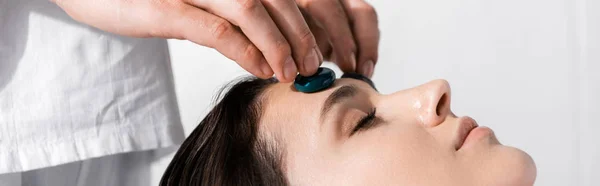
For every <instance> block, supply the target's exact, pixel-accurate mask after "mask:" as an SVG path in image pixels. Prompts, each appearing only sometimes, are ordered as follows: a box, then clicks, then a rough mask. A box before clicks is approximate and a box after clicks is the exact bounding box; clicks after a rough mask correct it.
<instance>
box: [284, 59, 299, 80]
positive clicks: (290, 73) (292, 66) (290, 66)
mask: <svg viewBox="0 0 600 186" xmlns="http://www.w3.org/2000/svg"><path fill="white" fill-rule="evenodd" d="M297 72H298V68H296V63H294V58H292V56H289V57H288V58H287V59H286V60H285V63H284V64H283V77H284V78H285V79H294V78H295V77H296V73H297Z"/></svg>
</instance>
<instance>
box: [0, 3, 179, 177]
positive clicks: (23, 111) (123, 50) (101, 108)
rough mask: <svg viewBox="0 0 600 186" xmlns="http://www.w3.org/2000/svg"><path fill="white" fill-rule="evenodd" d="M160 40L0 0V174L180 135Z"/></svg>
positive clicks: (148, 145) (41, 6)
mask: <svg viewBox="0 0 600 186" xmlns="http://www.w3.org/2000/svg"><path fill="white" fill-rule="evenodd" d="M174 91H175V90H174V85H173V77H172V72H171V67H170V61H169V52H168V48H167V42H166V41H165V40H163V39H138V38H128V37H122V36H116V35H113V34H108V33H105V32H102V31H100V30H98V29H95V28H92V27H90V26H86V25H83V24H80V23H78V22H76V21H74V20H72V19H71V18H70V17H69V16H68V15H67V14H66V13H64V11H62V10H61V9H60V8H59V7H57V6H56V5H55V4H53V3H51V2H49V1H46V0H0V174H2V173H9V172H20V171H27V170H33V169H38V168H43V167H48V166H54V165H59V164H64V163H69V162H74V161H79V160H85V159H88V158H93V157H100V156H106V155H111V154H116V153H122V152H130V151H137V150H146V149H155V148H160V147H167V146H171V145H174V144H178V143H180V142H181V141H182V140H183V139H184V134H183V129H182V126H181V121H180V118H179V112H178V107H177V103H176V98H175V92H174Z"/></svg>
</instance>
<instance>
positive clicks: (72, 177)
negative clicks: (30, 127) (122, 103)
mask: <svg viewBox="0 0 600 186" xmlns="http://www.w3.org/2000/svg"><path fill="white" fill-rule="evenodd" d="M155 160H157V153H156V152H155V151H142V152H132V153H124V154H117V155H112V156H105V157H101V158H92V159H88V160H83V161H76V162H72V163H68V164H64V165H59V166H54V167H47V168H43V169H37V170H32V171H27V172H17V173H8V174H0V185H2V186H149V185H158V183H151V181H150V180H151V179H150V177H151V176H152V174H151V168H150V165H151V164H152V163H154V162H155Z"/></svg>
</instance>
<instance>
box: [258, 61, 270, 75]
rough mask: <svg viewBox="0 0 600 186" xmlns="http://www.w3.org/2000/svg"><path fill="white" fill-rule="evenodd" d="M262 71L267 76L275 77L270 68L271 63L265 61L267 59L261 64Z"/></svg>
mask: <svg viewBox="0 0 600 186" xmlns="http://www.w3.org/2000/svg"><path fill="white" fill-rule="evenodd" d="M260 71H262V73H263V74H264V75H265V76H271V75H273V70H272V69H271V66H269V63H267V60H265V59H263V60H262V62H261V64H260Z"/></svg>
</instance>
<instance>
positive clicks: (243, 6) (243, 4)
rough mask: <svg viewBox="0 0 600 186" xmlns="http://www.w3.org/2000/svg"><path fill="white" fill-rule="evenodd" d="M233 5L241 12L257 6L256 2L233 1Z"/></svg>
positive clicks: (249, 0) (248, 0) (253, 0)
mask: <svg viewBox="0 0 600 186" xmlns="http://www.w3.org/2000/svg"><path fill="white" fill-rule="evenodd" d="M235 3H236V4H237V5H238V7H239V9H240V10H242V11H248V10H252V9H254V8H256V7H257V6H258V1H257V0H235Z"/></svg>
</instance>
